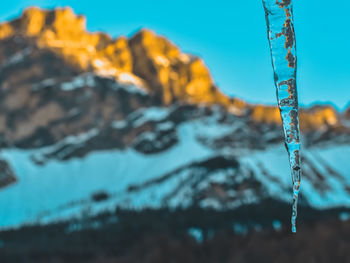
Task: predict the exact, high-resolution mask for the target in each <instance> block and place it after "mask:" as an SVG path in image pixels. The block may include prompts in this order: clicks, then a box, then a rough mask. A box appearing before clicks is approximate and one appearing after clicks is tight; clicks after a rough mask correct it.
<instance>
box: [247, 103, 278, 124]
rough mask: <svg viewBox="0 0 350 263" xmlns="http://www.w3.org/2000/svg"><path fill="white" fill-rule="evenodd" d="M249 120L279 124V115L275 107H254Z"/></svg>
mask: <svg viewBox="0 0 350 263" xmlns="http://www.w3.org/2000/svg"><path fill="white" fill-rule="evenodd" d="M251 118H252V120H253V121H256V122H263V123H268V124H281V123H282V121H281V115H280V111H279V109H278V108H277V107H274V106H266V105H256V106H254V107H253V109H252V115H251Z"/></svg>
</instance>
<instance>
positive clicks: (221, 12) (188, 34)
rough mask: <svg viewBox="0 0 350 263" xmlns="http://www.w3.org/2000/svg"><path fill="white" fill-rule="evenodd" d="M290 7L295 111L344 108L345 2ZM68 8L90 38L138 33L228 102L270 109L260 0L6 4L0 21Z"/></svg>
mask: <svg viewBox="0 0 350 263" xmlns="http://www.w3.org/2000/svg"><path fill="white" fill-rule="evenodd" d="M327 3H330V1H325V0H321V1H320V0H308V1H305V0H294V19H295V31H296V34H297V35H296V37H297V53H298V88H299V98H300V103H301V104H302V105H311V104H313V103H315V102H331V103H333V104H334V105H335V106H337V107H338V108H339V109H343V108H344V107H345V106H346V105H347V104H348V102H349V101H350V52H349V50H348V49H349V48H350V34H349V28H350V20H349V19H348V17H349V16H348V10H349V9H350V1H348V0H338V1H336V4H333V5H329V4H327ZM31 5H36V6H40V7H56V6H71V7H73V9H74V10H75V12H76V13H78V14H84V15H86V17H87V27H88V30H91V31H105V32H107V33H109V34H111V35H112V36H119V35H126V36H130V35H132V34H133V33H135V32H136V31H137V30H139V29H140V28H142V27H146V28H149V29H152V30H154V31H156V32H157V33H158V34H161V35H164V36H166V37H168V38H169V39H170V40H172V41H173V42H174V43H175V44H177V45H178V46H179V47H180V48H181V49H182V50H183V51H185V52H189V53H192V54H196V55H199V56H201V57H202V58H203V59H204V61H205V62H206V64H207V65H208V67H209V68H210V70H211V72H212V75H213V77H214V79H215V81H216V83H217V85H218V86H219V87H220V89H221V90H223V91H224V92H225V93H226V94H228V95H234V96H238V97H240V98H243V99H245V100H248V101H250V102H259V103H260V102H263V103H270V104H274V103H275V102H276V98H275V88H274V84H273V78H272V75H273V74H272V67H271V61H270V54H269V48H268V41H267V37H266V27H265V17H264V11H263V8H262V3H261V0H244V1H237V0H232V1H227V0H225V1H222V0H217V1H215V2H212V1H198V0H191V1H188V0H186V1H185V0H178V1H176V2H174V1H164V0H163V1H139V0H133V1H115V0H111V1H107V0H99V1H81V0H70V1H68V0H46V1H44V0H31V1H29V0H11V1H7V2H6V5H2V7H1V9H0V20H1V21H3V20H8V19H10V18H13V17H15V16H18V15H19V14H20V12H21V11H22V10H23V9H24V8H25V7H28V6H31Z"/></svg>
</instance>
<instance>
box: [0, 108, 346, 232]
mask: <svg viewBox="0 0 350 263" xmlns="http://www.w3.org/2000/svg"><path fill="white" fill-rule="evenodd" d="M175 112H176V108H173V109H172V110H170V109H159V111H158V110H157V108H155V107H151V108H149V109H143V110H139V111H138V112H135V113H134V114H133V115H131V116H129V117H128V118H127V120H128V121H126V123H128V124H127V126H130V127H139V128H142V127H148V125H150V124H152V125H154V127H153V128H152V130H149V131H142V129H141V131H140V133H139V134H138V136H137V137H135V140H134V141H133V142H132V143H131V144H130V146H129V147H127V148H125V149H110V150H103V149H101V150H94V151H90V152H88V153H87V154H86V155H85V156H84V157H71V158H69V159H67V160H64V161H63V160H62V158H59V155H60V154H64V153H65V151H67V149H69V148H67V147H63V146H64V145H69V146H70V147H71V146H72V145H73V148H72V149H74V147H76V146H79V147H88V146H89V144H90V141H89V140H91V139H94V138H96V136H97V137H98V136H100V133H101V132H100V131H98V130H97V129H93V130H91V131H90V132H88V133H84V134H81V135H79V136H77V137H72V136H71V137H67V138H66V139H64V140H62V141H61V142H59V143H58V144H57V145H55V146H50V147H45V148H38V149H32V150H18V149H17V150H16V149H7V150H4V151H3V158H4V159H6V160H7V162H8V163H9V164H10V166H11V167H12V169H13V171H14V173H15V174H16V177H17V179H18V181H17V183H14V184H12V185H10V186H8V187H6V188H4V189H2V190H1V191H0V209H1V211H2V214H1V220H0V226H1V227H2V228H8V227H16V226H19V225H22V224H27V223H31V224H36V223H49V222H53V221H57V220H62V219H69V218H72V217H81V216H86V215H93V214H96V213H99V212H101V211H104V210H108V209H114V208H115V206H120V207H125V208H136V209H143V208H145V207H155V208H159V207H162V206H168V207H177V206H184V207H187V206H190V205H193V204H199V205H200V206H202V207H211V208H215V209H231V208H236V207H239V206H241V205H245V204H251V203H258V202H260V201H261V200H263V199H265V198H268V197H271V198H274V199H278V200H282V201H286V202H290V200H291V195H290V186H291V183H290V177H289V176H288V174H289V165H288V157H287V155H286V154H285V152H284V151H285V149H284V148H283V146H282V145H281V144H279V143H278V144H268V145H269V146H268V147H267V148H265V149H259V147H258V148H254V147H253V148H252V147H251V146H249V144H247V143H246V144H242V143H241V144H237V143H236V141H234V140H233V141H227V140H226V139H225V141H226V142H227V143H226V144H227V145H226V147H218V145H219V146H220V145H221V142H220V140H221V139H222V138H227V136H228V135H230V134H236V135H237V136H238V140H240V141H242V140H241V139H240V137H239V134H240V132H239V131H240V130H242V132H243V133H244V134H246V133H247V132H249V131H250V129H249V128H248V127H247V124H245V125H244V120H243V119H241V118H236V117H232V118H233V119H231V117H229V116H226V118H223V117H224V115H223V111H221V110H220V108H213V109H212V111H211V113H210V114H208V113H206V112H205V108H199V109H198V110H196V113H195V114H194V113H192V115H191V114H190V115H189V114H188V113H184V115H185V116H187V117H186V118H187V121H182V122H176V121H175V119H176V118H175V117H173V118H175V119H172V117H171V116H172V115H176V114H175ZM189 116H192V117H189ZM223 119H226V120H223ZM115 125H116V123H114V126H115ZM118 127H119V128H121V129H124V128H125V123H122V120H120V121H119V124H118ZM165 128H166V129H170V130H171V131H172V133H171V134H168V135H167V134H165V135H164V136H165V138H166V136H175V137H176V138H177V140H176V143H174V144H171V146H170V147H167V148H164V149H163V148H160V149H159V151H154V152H148V153H144V152H142V151H141V152H140V151H139V150H138V148H135V145H137V142H140V141H144V140H148V141H149V143H150V144H155V145H156V144H159V143H160V142H161V140H159V134H158V132H159V130H160V131H162V130H163V129H165ZM272 134H273V133H272V131H271V132H269V133H266V136H267V138H269V139H268V140H270V139H271V136H272ZM276 136H278V133H276ZM246 137H249V136H246ZM272 137H273V136H272ZM216 144H217V145H216ZM244 145H245V146H244ZM58 146H59V147H58ZM55 147H56V148H55ZM53 148H55V149H54V152H55V151H56V154H57V155H58V156H57V158H54V156H51V157H49V159H47V160H46V161H45V162H42V163H41V164H40V165H39V164H37V162H34V161H33V160H35V159H38V158H39V157H40V156H43V154H44V153H47V152H52V151H53ZM58 149H62V150H59V151H57V150H58ZM349 154H350V145H337V144H333V145H332V144H327V145H324V146H317V147H314V148H307V149H304V151H303V156H304V157H303V158H304V162H303V163H304V170H305V175H304V177H303V185H302V189H301V195H302V196H301V200H302V203H304V204H308V205H310V206H312V207H317V208H330V207H337V206H349V202H348V200H349V198H350V192H349V189H350V164H349V163H348V161H347V158H346V156H348V155H349ZM99 193H103V194H104V195H105V198H104V199H103V200H98V201H97V200H95V199H94V196H95V195H98V194H99ZM24 200H25V201H24Z"/></svg>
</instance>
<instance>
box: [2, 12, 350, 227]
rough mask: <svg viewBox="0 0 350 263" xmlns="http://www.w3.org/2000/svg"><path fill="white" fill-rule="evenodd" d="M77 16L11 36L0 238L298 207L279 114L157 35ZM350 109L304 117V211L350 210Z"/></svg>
mask: <svg viewBox="0 0 350 263" xmlns="http://www.w3.org/2000/svg"><path fill="white" fill-rule="evenodd" d="M84 21H85V20H84V18H83V17H82V16H76V15H75V14H74V13H73V12H72V10H70V9H56V10H53V11H48V10H40V9H37V8H30V9H28V10H26V11H25V12H24V13H23V15H22V16H21V17H20V18H18V19H16V20H13V21H10V22H5V23H3V24H0V102H1V103H0V109H1V110H0V136H1V137H0V138H1V144H0V145H1V146H2V152H1V160H0V188H1V189H0V211H1V215H0V227H1V228H8V227H13V226H18V225H22V224H26V223H47V222H52V221H56V220H60V219H68V218H72V217H79V216H86V215H93V214H96V213H99V212H101V211H105V210H110V209H114V208H115V207H116V206H119V207H124V208H137V209H143V208H146V207H154V208H159V207H164V206H166V207H178V206H181V207H189V206H191V205H199V206H201V207H210V208H215V209H220V210H224V209H232V208H237V207H239V206H243V205H247V204H252V203H259V202H261V201H263V200H265V199H268V198H272V199H275V200H281V201H284V202H288V203H289V202H290V200H291V178H290V174H289V166H288V159H287V153H286V151H285V149H284V146H283V140H282V136H283V135H282V129H281V127H280V117H279V112H278V110H277V109H276V108H275V107H271V106H264V105H251V104H248V103H246V102H244V101H242V100H240V99H237V98H229V97H227V96H226V95H224V94H223V93H221V92H220V90H219V89H218V88H217V87H216V85H215V84H214V81H213V80H212V78H211V76H210V73H209V71H208V69H207V68H206V67H205V65H204V62H203V61H202V60H201V59H199V58H197V57H194V56H191V55H189V54H184V53H182V52H181V51H180V50H179V49H178V48H177V47H176V46H175V45H174V44H172V43H171V42H169V41H168V40H167V39H165V38H164V37H160V36H157V35H155V33H153V32H152V31H149V30H142V31H140V32H138V33H137V34H135V35H134V36H133V37H131V38H130V39H127V38H124V37H121V38H118V39H112V38H111V37H109V36H108V35H106V34H104V33H89V32H86V31H85V28H84ZM349 112H350V109H348V110H347V111H345V113H339V112H337V111H336V110H335V109H334V108H333V107H331V106H326V105H318V106H314V107H312V108H310V109H302V110H301V113H300V118H301V128H302V131H303V152H302V153H303V171H304V172H303V178H302V186H301V189H302V190H301V195H302V196H301V204H302V205H308V206H311V207H314V208H320V209H323V208H331V207H338V206H349V204H350V203H349V200H350V163H349V162H348V160H347V156H349V155H350V125H349V123H350V114H349Z"/></svg>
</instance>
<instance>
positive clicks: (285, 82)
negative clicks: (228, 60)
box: [263, 0, 301, 232]
mask: <svg viewBox="0 0 350 263" xmlns="http://www.w3.org/2000/svg"><path fill="white" fill-rule="evenodd" d="M263 5H264V9H265V17H266V24H267V37H268V39H269V44H270V51H271V59H272V66H273V70H274V80H275V86H276V92H277V101H278V107H279V109H280V112H281V118H282V123H283V130H284V136H285V145H286V148H287V151H288V155H289V162H290V167H291V174H292V181H293V205H292V206H293V211H292V219H291V221H292V231H293V232H296V217H297V203H298V194H299V189H300V177H301V169H300V153H299V152H300V136H299V117H298V96H297V87H296V69H297V56H296V43H295V34H294V26H293V7H292V0H263Z"/></svg>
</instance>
